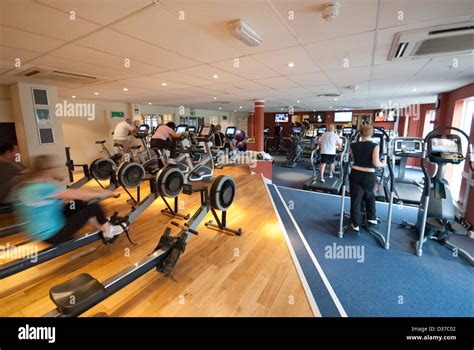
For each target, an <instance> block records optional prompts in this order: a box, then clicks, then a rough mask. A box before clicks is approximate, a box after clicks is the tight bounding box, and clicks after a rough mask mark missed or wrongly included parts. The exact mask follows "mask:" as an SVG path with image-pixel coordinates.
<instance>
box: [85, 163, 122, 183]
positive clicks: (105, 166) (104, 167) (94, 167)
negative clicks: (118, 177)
mask: <svg viewBox="0 0 474 350" xmlns="http://www.w3.org/2000/svg"><path fill="white" fill-rule="evenodd" d="M116 170H117V166H116V165H115V163H114V161H113V160H112V159H109V158H99V159H96V160H94V161H93V162H92V163H91V166H90V172H91V175H92V177H93V178H94V179H96V180H100V181H105V180H109V179H110V178H111V177H112V174H113V173H114V172H115V171H116Z"/></svg>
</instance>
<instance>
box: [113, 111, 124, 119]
mask: <svg viewBox="0 0 474 350" xmlns="http://www.w3.org/2000/svg"><path fill="white" fill-rule="evenodd" d="M110 116H111V117H112V118H123V117H125V113H124V112H110Z"/></svg>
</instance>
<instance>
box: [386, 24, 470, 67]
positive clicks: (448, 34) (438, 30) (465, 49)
mask: <svg viewBox="0 0 474 350" xmlns="http://www.w3.org/2000/svg"><path fill="white" fill-rule="evenodd" d="M472 52H474V22H463V23H455V24H450V25H443V26H436V27H429V28H422V29H416V30H410V31H406V32H399V33H396V34H395V36H394V38H393V42H392V47H391V48H390V52H389V54H388V60H389V61H392V60H397V59H400V58H428V57H434V56H440V55H453V54H468V53H472Z"/></svg>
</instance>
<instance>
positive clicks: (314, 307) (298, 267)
mask: <svg viewBox="0 0 474 350" xmlns="http://www.w3.org/2000/svg"><path fill="white" fill-rule="evenodd" d="M260 175H261V174H260ZM262 177H263V175H262ZM264 186H265V189H266V190H267V194H268V198H270V201H271V202H272V206H273V211H274V212H275V215H276V217H277V219H278V223H279V224H280V229H281V232H282V233H283V237H285V241H286V245H287V247H288V250H289V251H290V255H291V258H292V260H293V264H294V265H295V267H296V271H297V272H298V276H299V278H300V281H301V283H302V284H303V289H304V291H305V294H306V297H307V298H308V302H309V305H310V307H311V310H312V311H313V315H314V317H322V315H321V311H319V308H318V304H316V300H315V299H314V295H313V293H312V292H311V288H310V287H309V284H308V281H307V280H306V277H305V275H304V273H303V269H302V268H301V265H300V262H299V261H298V258H297V257H296V253H295V250H294V249H293V246H292V244H291V241H290V238H289V237H288V233H287V232H286V229H285V225H283V221H282V220H281V217H280V214H279V213H278V209H277V207H276V205H275V202H274V201H273V197H272V194H271V193H270V190H269V189H268V187H267V185H265V184H264Z"/></svg>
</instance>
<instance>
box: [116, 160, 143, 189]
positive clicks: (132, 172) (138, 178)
mask: <svg viewBox="0 0 474 350" xmlns="http://www.w3.org/2000/svg"><path fill="white" fill-rule="evenodd" d="M145 175H146V171H145V168H144V167H143V166H142V165H141V164H139V163H135V162H130V163H122V164H121V165H120V167H119V169H118V172H117V179H118V182H119V183H120V185H121V186H123V187H125V188H137V187H138V186H140V184H141V183H142V181H143V180H144V179H145Z"/></svg>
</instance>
